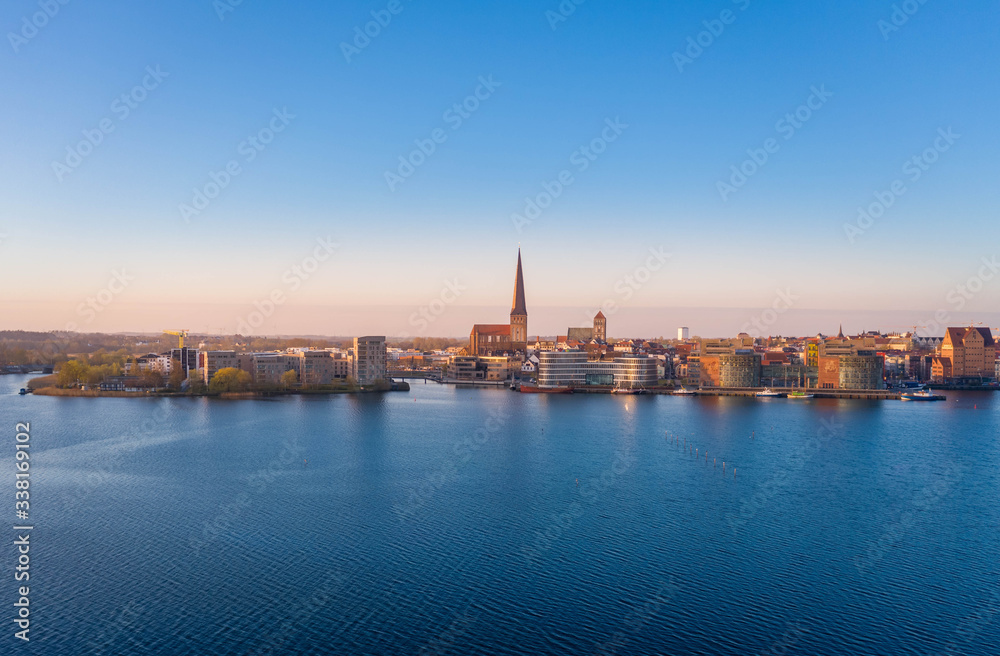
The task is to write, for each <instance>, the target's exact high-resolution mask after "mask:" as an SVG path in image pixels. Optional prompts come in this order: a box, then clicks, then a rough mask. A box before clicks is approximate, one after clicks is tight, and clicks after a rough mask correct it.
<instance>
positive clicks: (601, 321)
mask: <svg viewBox="0 0 1000 656" xmlns="http://www.w3.org/2000/svg"><path fill="white" fill-rule="evenodd" d="M594 339H599V340H601V341H602V342H606V341H608V320H607V319H606V318H605V316H604V313H603V312H601V311H600V310H598V311H597V316H596V317H594Z"/></svg>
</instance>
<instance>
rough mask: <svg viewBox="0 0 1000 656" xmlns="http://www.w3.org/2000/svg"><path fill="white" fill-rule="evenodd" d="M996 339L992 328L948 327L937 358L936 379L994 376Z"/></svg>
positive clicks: (933, 375) (940, 380) (935, 366)
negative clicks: (991, 330)
mask: <svg viewBox="0 0 1000 656" xmlns="http://www.w3.org/2000/svg"><path fill="white" fill-rule="evenodd" d="M996 355H997V353H996V342H995V340H994V339H993V333H992V332H990V329H989V328H974V327H969V328H949V329H948V330H947V332H945V335H944V341H943V342H942V343H941V354H940V357H939V358H936V359H935V361H934V364H933V365H932V366H933V372H932V377H933V379H934V380H935V381H937V382H946V381H950V380H953V381H956V382H961V381H963V380H970V379H977V380H981V379H982V378H991V377H993V376H995V374H996V369H995V364H994V363H995V362H996Z"/></svg>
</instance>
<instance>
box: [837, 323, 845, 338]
mask: <svg viewBox="0 0 1000 656" xmlns="http://www.w3.org/2000/svg"><path fill="white" fill-rule="evenodd" d="M837 339H846V338H845V337H844V324H840V332H839V333H837Z"/></svg>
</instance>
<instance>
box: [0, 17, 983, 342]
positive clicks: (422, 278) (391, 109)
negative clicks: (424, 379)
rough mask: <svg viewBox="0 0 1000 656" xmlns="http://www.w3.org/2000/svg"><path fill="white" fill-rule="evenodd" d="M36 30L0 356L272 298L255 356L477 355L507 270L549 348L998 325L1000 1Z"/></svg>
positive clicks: (216, 321) (13, 194)
mask: <svg viewBox="0 0 1000 656" xmlns="http://www.w3.org/2000/svg"><path fill="white" fill-rule="evenodd" d="M46 5H47V3H46V2H45V1H44V0H43V2H41V3H39V2H38V0H32V1H29V0H12V1H11V2H7V3H4V5H3V7H2V9H0V31H2V33H3V34H4V41H3V43H2V44H0V88H2V89H3V103H2V111H0V118H2V120H0V152H2V153H3V157H2V158H0V280H2V281H3V283H4V284H3V285H2V287H0V328H29V329H54V328H63V327H64V326H65V325H66V324H67V323H68V322H70V321H73V322H75V323H77V324H78V325H79V326H80V328H81V329H101V330H158V329H160V328H167V327H178V325H177V324H182V325H181V326H179V327H186V328H192V329H195V330H224V331H227V332H230V331H233V330H235V329H236V327H237V323H238V321H239V320H240V319H241V318H245V317H247V316H249V313H250V312H252V311H253V310H254V305H253V304H254V302H255V301H257V302H263V301H264V300H265V299H267V298H268V297H270V296H271V295H272V294H273V293H275V292H278V293H279V294H281V295H282V298H283V299H284V300H283V301H282V302H281V303H279V304H278V307H276V309H275V311H274V312H273V313H272V314H271V315H270V316H268V317H267V321H266V322H264V324H262V326H261V330H275V329H277V330H280V331H281V332H284V333H323V334H351V333H354V332H371V333H389V334H394V333H400V332H405V331H406V330H407V329H406V327H405V326H403V327H396V326H395V324H398V323H400V321H399V320H393V321H392V322H389V323H391V324H393V325H386V323H385V322H383V321H382V318H384V316H385V315H384V314H379V313H378V312H374V311H373V312H371V313H370V314H367V315H366V313H365V312H364V311H363V310H360V309H358V308H363V307H368V306H382V307H383V308H388V309H391V312H392V313H394V316H396V315H398V316H402V317H406V318H407V320H406V321H403V323H404V324H409V325H410V327H411V328H414V329H413V330H410V332H411V333H414V334H416V333H418V332H419V331H420V330H423V331H426V332H425V334H451V335H461V334H467V333H468V325H467V323H466V322H467V319H468V317H469V316H471V314H470V312H471V310H470V308H480V307H481V308H483V309H481V310H480V309H477V310H476V313H477V314H476V317H477V319H478V320H479V321H482V322H492V321H497V322H499V321H503V320H505V317H506V314H507V311H508V309H509V303H510V296H511V291H512V284H513V280H512V278H513V270H514V263H515V258H516V249H517V246H518V244H520V245H521V246H522V248H523V252H524V258H525V276H526V282H527V296H528V304H529V312H530V313H531V317H532V318H531V325H530V326H529V331H530V332H531V333H532V334H535V333H536V332H542V333H545V334H554V333H555V332H557V331H560V330H563V329H564V327H565V326H563V325H562V324H563V323H565V320H564V315H566V314H567V313H568V310H567V308H594V309H595V310H596V308H597V307H598V306H601V305H604V304H605V303H606V301H608V300H611V301H614V302H615V303H617V304H618V306H619V307H620V308H622V309H623V312H622V314H621V315H620V316H627V315H628V316H632V317H633V318H634V317H639V316H650V317H652V316H660V315H654V314H646V315H643V314H642V313H641V312H640V310H643V309H652V310H663V309H669V308H688V309H687V310H685V312H684V319H683V322H684V323H685V324H688V325H691V326H692V329H693V331H694V332H702V333H705V334H712V333H716V334H730V333H734V332H736V331H737V330H738V329H739V328H740V325H736V324H733V323H731V322H730V320H728V319H727V320H725V321H722V320H719V319H718V317H719V316H722V315H718V314H717V313H716V314H713V313H711V312H708V311H707V309H710V308H743V309H745V312H743V316H750V317H752V316H756V314H759V313H760V312H761V311H762V310H764V309H766V308H769V307H771V306H772V305H773V304H774V303H775V302H778V300H779V299H780V295H778V294H777V292H776V290H778V289H781V290H791V293H792V295H793V296H794V297H796V298H795V300H794V303H793V305H794V309H795V310H796V311H799V310H810V311H813V310H815V311H822V312H827V313H829V316H830V317H833V316H837V317H843V321H844V324H845V329H848V328H849V329H856V330H860V329H862V328H866V327H867V328H873V327H875V326H874V325H873V324H872V323H871V322H872V321H876V322H879V321H881V322H882V324H883V327H886V328H902V327H903V326H904V325H906V324H915V323H922V322H924V320H925V319H926V318H927V317H929V316H933V312H934V311H935V310H945V311H947V312H948V313H949V314H950V315H951V314H953V315H954V316H959V314H961V313H965V314H961V316H963V317H964V316H966V314H968V313H971V315H969V316H970V318H971V317H975V316H976V313H977V312H978V313H982V317H983V320H987V321H988V320H989V316H988V313H990V312H992V311H994V310H996V309H997V307H998V301H1000V280H996V281H994V280H992V277H991V278H990V279H986V275H990V276H993V275H995V274H994V271H993V269H991V268H989V267H987V268H985V269H984V265H983V264H982V262H981V260H982V258H984V257H985V258H987V260H990V258H994V257H996V256H1000V247H998V246H997V244H998V240H997V236H998V223H997V209H998V201H1000V199H998V181H1000V180H998V177H1000V171H998V166H997V153H1000V131H998V129H997V127H996V117H997V116H1000V68H998V67H997V62H998V61H1000V4H998V3H997V2H995V1H990V2H987V1H985V0H971V1H969V2H964V3H947V2H944V0H928V1H927V2H925V3H924V4H920V3H919V2H917V1H916V0H911V2H910V3H896V5H895V6H896V7H903V6H904V5H905V7H903V9H909V10H910V11H911V12H912V14H907V13H905V12H904V11H903V9H899V10H898V11H897V10H894V3H893V2H889V1H888V0H885V1H876V0H863V1H858V2H849V3H819V2H801V0H800V1H797V2H792V1H791V0H788V1H772V2H762V1H758V0H735V1H733V0H713V1H710V2H684V3H665V2H652V1H636V2H628V3H619V2H610V1H607V0H587V1H585V2H582V3H581V4H580V5H579V6H577V5H575V4H574V3H572V2H563V3H562V5H560V3H559V2H558V1H557V0H550V1H548V2H546V1H539V2H527V1H525V2H520V1H511V2H475V3H472V2H457V1H455V0H436V1H435V2H429V1H427V0H399V1H398V2H392V1H390V0H379V1H375V2H354V1H346V2H335V3H331V2H319V1H303V2H296V3H275V2H272V3H265V2H261V1H253V0H244V1H243V2H242V3H240V4H238V5H237V6H235V7H232V6H231V5H230V2H229V0H219V1H218V2H213V1H212V0H185V1H180V2H169V3H154V2H136V1H135V0H131V1H126V0H106V1H103V2H99V3H98V2H82V1H80V0H76V1H71V2H69V3H68V4H65V5H60V4H58V2H55V1H53V2H52V7H50V9H49V12H50V13H54V15H52V16H51V17H49V16H45V15H44V14H39V12H42V11H44V9H43V8H41V7H42V6H46ZM560 6H562V7H563V8H564V9H563V12H562V13H560ZM569 7H573V8H574V10H573V11H572V13H570V12H569V11H568V10H567V9H566V8H569ZM53 8H55V9H53ZM392 10H396V12H397V13H392ZM894 11H895V12H896V13H895V15H894ZM372 12H375V13H374V16H373V13H372ZM566 14H568V15H566ZM388 18H391V21H390V20H387V19H388ZM378 19H381V21H382V22H383V23H387V24H385V25H384V26H382V25H378V24H377V23H372V21H374V20H378ZM904 19H905V20H904ZM893 21H895V22H893ZM32 22H34V23H35V25H32ZM369 23H371V24H369ZM37 25H41V27H36V26H37ZM366 27H367V29H368V30H369V32H370V33H371V34H375V36H363V37H359V36H358V34H359V33H360V34H363V33H364V31H365V29H366ZM699 42H700V45H699ZM344 44H349V46H345V45H344ZM143 85H145V88H143ZM136 87H138V89H137V88H136ZM476 94H478V95H479V97H478V98H476ZM123 95H124V98H123ZM462 103H465V107H464V108H462V107H461V106H460V107H459V109H458V110H456V109H455V105H456V104H459V105H461V104H462ZM810 104H811V105H812V108H809V109H807V107H808V105H810ZM796 112H798V118H796V117H795V114H796ZM789 114H791V115H792V116H791V118H788V115H789ZM108 128H110V129H108ZM272 128H273V129H274V130H275V132H273V133H272V132H269V130H271V129H272ZM105 130H107V131H106V132H105ZM262 131H263V133H262ZM88 134H89V136H90V141H92V142H99V143H97V145H95V146H92V147H91V146H90V144H87V143H86V142H84V144H83V145H82V147H81V142H82V141H84V140H85V139H86V138H87V135H88ZM942 135H946V136H942ZM272 137H273V139H272ZM595 140H596V141H595ZM265 141H266V142H267V143H264V142H265ZM418 142H419V143H418ZM420 144H422V145H423V148H424V149H425V150H426V151H430V150H431V149H432V148H433V152H432V153H431V154H429V155H426V156H424V155H423V154H419V155H417V156H413V154H412V153H413V152H414V151H416V150H417V149H418V148H419V145H420ZM581 148H586V150H585V151H581V150H580V149H581ZM748 151H750V152H748ZM768 151H770V152H768ZM418 152H419V151H418ZM765 156H766V158H767V159H766V161H764V157H765ZM915 156H919V157H920V159H919V160H918V161H917V162H912V161H911V160H912V158H913V157H915ZM401 157H403V158H408V159H410V161H411V163H415V164H416V166H413V167H412V169H411V168H409V167H410V164H407V165H405V166H404V167H403V168H402V169H401V168H400V167H401V164H400V158H401ZM753 157H756V158H757V160H758V162H763V163H762V164H758V163H754V162H753V161H752V159H751V158H753ZM747 160H750V161H747ZM908 161H909V162H910V163H909V164H908ZM227 166H230V167H231V171H230V173H224V174H220V172H225V171H226V168H227ZM732 167H737V169H739V168H740V167H742V168H744V173H749V175H745V177H743V178H740V177H738V176H737V177H734V170H733V168H732ZM232 171H236V173H235V175H232V174H231V173H232ZM387 172H388V173H389V174H390V175H388V176H387ZM918 174H919V178H918V177H917V176H918ZM393 175H394V176H397V177H393ZM227 176H228V181H226V177H227ZM561 176H562V178H563V182H562V183H560V184H561V186H562V188H561V189H560V190H558V191H556V190H557V189H558V187H559V186H560V185H559V184H555V181H558V180H559V179H560V177H561ZM213 177H214V180H215V182H213ZM220 182H222V184H219V186H220V187H221V189H218V195H217V196H216V194H215V192H216V191H217V189H216V188H215V187H214V186H213V185H215V184H218V183H220ZM567 182H568V184H567ZM720 183H721V184H720ZM894 183H895V184H896V191H895V192H893V185H894ZM546 187H548V189H549V191H546ZM196 189H197V190H200V191H201V193H206V194H209V195H212V196H216V197H214V198H213V199H211V200H209V201H208V202H207V206H205V205H203V204H201V203H200V202H199V199H197V198H196V192H195V190H196ZM553 192H555V193H553ZM540 194H542V197H541V198H540V199H538V196H539V195H540ZM545 194H551V197H552V198H551V204H549V203H548V199H549V197H548V196H545ZM876 194H878V195H876ZM527 198H533V199H538V202H540V203H541V204H543V205H546V207H545V209H543V210H541V211H540V212H539V213H538V214H537V215H535V214H532V215H528V214H526V205H528V203H527V201H526V199H527ZM873 204H875V207H874V214H876V215H877V216H874V217H873V218H871V219H865V218H862V219H861V220H860V224H859V209H858V208H859V207H866V208H868V207H869V206H871V205H873ZM182 205H187V206H189V207H190V209H183V208H182V207H181V206H182ZM199 207H200V208H201V209H199ZM883 210H884V211H883ZM195 212H197V213H195ZM515 214H517V215H519V217H521V218H523V219H525V220H521V218H518V217H513V215H515ZM529 216H533V217H534V218H533V219H530V221H529ZM870 216H871V215H870ZM847 224H850V225H853V226H854V228H851V229H845V225H847ZM518 228H520V229H518ZM318 240H329V241H328V242H325V243H327V244H329V243H330V242H335V243H336V244H337V246H336V248H334V249H332V253H330V254H329V257H326V259H325V261H323V262H319V263H318V266H317V267H316V268H315V270H313V271H312V272H311V273H309V275H308V278H306V276H304V275H300V274H299V273H298V272H297V271H296V269H295V268H294V267H297V266H299V267H301V266H306V267H309V268H311V267H312V264H313V263H312V262H310V261H309V260H308V258H309V257H310V256H312V255H315V253H314V251H316V249H317V247H319V248H321V249H322V248H325V247H323V246H322V245H321V242H320V241H318ZM651 248H652V249H654V250H658V252H660V253H661V254H669V257H668V258H667V260H666V262H665V263H662V265H661V262H660V260H658V259H655V258H654V260H653V261H651V260H650V257H651V255H650V249H651ZM320 254H321V255H324V256H325V255H327V250H322V252H321V253H320ZM651 263H652V264H654V265H656V267H657V268H656V270H651V271H648V274H649V275H648V276H647V275H646V274H647V272H645V271H642V270H641V269H642V268H643V267H645V266H647V265H648V264H651ZM994 268H995V267H994ZM114 271H118V272H120V273H121V272H124V276H123V277H125V278H126V280H127V281H128V282H127V284H124V283H115V284H112V285H111V291H112V292H114V293H112V294H111V296H109V295H108V293H107V292H105V294H104V296H103V297H102V298H104V299H105V300H107V299H109V298H110V299H111V300H110V302H109V303H108V304H107V305H106V306H105V305H103V304H100V310H99V311H95V312H93V313H91V312H87V311H85V310H81V308H80V304H81V303H83V302H85V301H86V299H87V298H95V297H96V295H97V294H99V293H100V292H101V290H103V289H106V288H108V285H109V281H110V279H111V278H112V276H113V272H114ZM630 275H633V276H634V275H638V277H639V278H641V279H643V282H641V283H638V282H635V280H634V279H632V280H629V279H628V278H627V276H630ZM996 277H997V278H1000V276H996ZM970 278H973V279H976V280H978V282H973V283H972V287H974V288H975V291H974V292H969V293H967V294H962V293H960V296H956V290H957V289H958V288H959V286H960V285H966V284H967V283H968V281H969V279H970ZM296 281H297V282H298V284H296ZM455 281H457V283H458V288H459V292H460V293H458V294H455V293H450V292H448V291H447V290H448V289H449V286H448V283H449V282H451V283H452V284H453V285H454V284H455ZM628 292H630V293H628ZM442 294H444V296H445V298H446V299H451V300H450V301H449V302H448V303H447V304H446V307H445V309H444V310H443V311H442V312H441V314H440V315H435V321H434V322H432V323H433V325H431V326H430V327H427V326H423V325H421V326H420V328H419V329H416V327H415V322H412V321H409V320H408V318H409V317H410V316H411V315H412V313H413V312H417V311H418V310H419V308H421V307H425V306H428V304H430V303H432V302H433V301H434V300H435V299H438V298H441V296H442ZM960 297H961V300H962V301H964V302H963V303H962V304H961V307H959V303H958V298H960ZM346 308H354V309H353V310H351V312H347V311H346V310H345V311H344V312H340V309H346ZM490 308H495V310H491V309H490ZM560 308H562V309H560ZM698 308H705V309H706V312H705V313H704V315H703V316H700V315H699V312H698V310H697V309H698ZM387 311H388V310H387ZM546 312H549V313H550V314H546ZM574 312H575V313H580V312H582V310H580V311H577V310H574ZM629 312H631V313H632V314H631V315H629V314H628V313H629ZM879 312H885V313H886V314H885V315H884V318H880V315H878V313H879ZM852 313H856V314H852ZM481 314H486V315H488V316H480V315H481ZM737 314H739V313H737ZM348 316H350V317H351V318H350V320H348V319H347V318H346V317H348ZM824 316H827V315H824ZM282 317H284V320H282ZM366 317H368V318H366ZM681 320H682V319H680V318H676V317H673V316H670V318H666V317H663V318H662V319H650V321H649V323H648V325H647V324H643V323H642V322H640V321H639V320H638V319H635V324H634V326H633V325H631V324H630V325H629V331H630V332H633V333H636V334H645V335H649V336H653V335H660V334H672V333H674V332H675V331H676V326H675V325H673V323H670V324H669V325H665V324H666V322H668V321H669V322H676V321H681ZM417 323H419V322H417ZM550 323H551V325H549V324H550ZM577 323H581V324H582V323H583V322H582V321H580V322H577ZM737 323H738V322H737ZM862 323H864V325H862ZM614 328H615V327H614V323H613V322H612V324H611V330H610V332H611V333H612V334H617V333H616V331H615V329H614ZM835 328H836V326H829V325H822V326H815V329H814V330H806V329H803V330H802V332H816V331H819V330H824V331H827V332H829V331H830V330H835Z"/></svg>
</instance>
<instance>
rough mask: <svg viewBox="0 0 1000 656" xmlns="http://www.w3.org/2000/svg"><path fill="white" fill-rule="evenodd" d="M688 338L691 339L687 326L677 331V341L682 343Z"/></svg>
mask: <svg viewBox="0 0 1000 656" xmlns="http://www.w3.org/2000/svg"><path fill="white" fill-rule="evenodd" d="M690 337H691V329H690V328H688V327H687V326H683V327H681V328H678V329H677V339H679V340H680V341H682V342H683V341H684V340H686V339H688V338H690Z"/></svg>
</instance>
